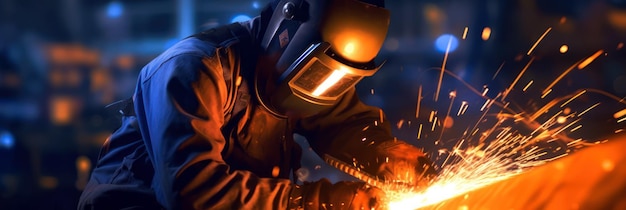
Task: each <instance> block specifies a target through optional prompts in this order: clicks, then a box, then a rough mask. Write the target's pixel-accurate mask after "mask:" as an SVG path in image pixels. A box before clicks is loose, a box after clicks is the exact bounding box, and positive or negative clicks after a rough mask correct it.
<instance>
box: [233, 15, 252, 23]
mask: <svg viewBox="0 0 626 210" xmlns="http://www.w3.org/2000/svg"><path fill="white" fill-rule="evenodd" d="M250 19H252V18H250V16H247V15H235V17H233V19H230V22H231V23H236V22H244V21H248V20H250Z"/></svg>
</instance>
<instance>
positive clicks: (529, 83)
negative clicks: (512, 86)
mask: <svg viewBox="0 0 626 210" xmlns="http://www.w3.org/2000/svg"><path fill="white" fill-rule="evenodd" d="M532 84H533V80H530V82H528V84H526V86H525V87H524V89H523V90H522V91H524V92H526V90H527V89H528V87H530V85H532Z"/></svg>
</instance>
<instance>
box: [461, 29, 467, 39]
mask: <svg viewBox="0 0 626 210" xmlns="http://www.w3.org/2000/svg"><path fill="white" fill-rule="evenodd" d="M467 30H468V28H467V26H466V27H465V29H463V36H462V39H464V40H465V38H466V37H467Z"/></svg>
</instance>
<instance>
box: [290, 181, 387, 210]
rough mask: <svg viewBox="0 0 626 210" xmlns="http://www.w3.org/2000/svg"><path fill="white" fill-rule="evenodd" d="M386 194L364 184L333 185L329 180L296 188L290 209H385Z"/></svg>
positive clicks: (344, 182)
mask: <svg viewBox="0 0 626 210" xmlns="http://www.w3.org/2000/svg"><path fill="white" fill-rule="evenodd" d="M384 199H385V193H384V192H383V191H382V190H380V189H378V188H375V187H372V186H369V185H367V184H365V183H363V182H348V181H342V182H337V183H335V184H331V183H330V181H328V180H327V179H321V180H319V181H317V182H310V183H305V184H304V185H297V186H294V188H293V190H292V191H291V196H290V209H306V210H308V209H315V210H317V209H337V210H339V209H341V210H344V209H345V210H352V209H359V210H360V209H367V210H370V209H384V208H385V207H386V205H385V204H384V202H383V201H384Z"/></svg>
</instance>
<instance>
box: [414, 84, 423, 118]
mask: <svg viewBox="0 0 626 210" xmlns="http://www.w3.org/2000/svg"><path fill="white" fill-rule="evenodd" d="M421 103H422V86H421V85H420V87H419V90H418V91H417V107H416V108H415V119H417V118H418V117H419V116H420V104H421Z"/></svg>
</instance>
